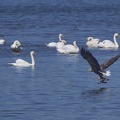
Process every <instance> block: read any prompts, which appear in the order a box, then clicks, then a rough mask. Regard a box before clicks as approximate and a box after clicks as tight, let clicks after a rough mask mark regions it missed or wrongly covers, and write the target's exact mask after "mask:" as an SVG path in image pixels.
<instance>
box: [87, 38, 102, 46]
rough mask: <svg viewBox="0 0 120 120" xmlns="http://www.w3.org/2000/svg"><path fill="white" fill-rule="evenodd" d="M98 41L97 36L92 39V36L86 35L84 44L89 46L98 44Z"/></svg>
mask: <svg viewBox="0 0 120 120" xmlns="http://www.w3.org/2000/svg"><path fill="white" fill-rule="evenodd" d="M99 42H100V40H99V39H97V38H95V39H94V38H93V37H88V38H87V41H86V45H87V46H89V47H90V46H94V45H96V44H98V43H99Z"/></svg>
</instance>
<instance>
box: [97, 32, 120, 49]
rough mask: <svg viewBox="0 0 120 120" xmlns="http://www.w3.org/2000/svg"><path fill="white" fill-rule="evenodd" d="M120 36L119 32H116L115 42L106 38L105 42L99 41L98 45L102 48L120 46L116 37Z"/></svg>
mask: <svg viewBox="0 0 120 120" xmlns="http://www.w3.org/2000/svg"><path fill="white" fill-rule="evenodd" d="M117 36H118V37H119V34H118V33H115V34H114V37H113V40H114V42H112V41H110V40H104V41H103V42H99V44H98V47H102V48H118V47H119V45H118V43H117V40H116V37H117Z"/></svg>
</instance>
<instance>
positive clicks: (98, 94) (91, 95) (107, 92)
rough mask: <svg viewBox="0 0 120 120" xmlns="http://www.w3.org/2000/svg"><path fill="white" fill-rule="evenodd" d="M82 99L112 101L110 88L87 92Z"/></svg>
mask: <svg viewBox="0 0 120 120" xmlns="http://www.w3.org/2000/svg"><path fill="white" fill-rule="evenodd" d="M81 96H82V98H84V99H92V98H100V99H101V97H103V96H104V97H103V98H104V99H110V97H111V95H110V90H109V89H108V88H99V89H94V90H87V91H85V92H82V93H81Z"/></svg>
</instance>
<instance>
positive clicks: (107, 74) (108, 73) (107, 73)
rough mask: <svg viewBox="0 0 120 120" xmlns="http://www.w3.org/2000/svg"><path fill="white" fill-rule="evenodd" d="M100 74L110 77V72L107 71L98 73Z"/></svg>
mask: <svg viewBox="0 0 120 120" xmlns="http://www.w3.org/2000/svg"><path fill="white" fill-rule="evenodd" d="M100 73H102V74H103V75H104V76H110V75H111V72H110V70H108V71H103V72H101V71H100Z"/></svg>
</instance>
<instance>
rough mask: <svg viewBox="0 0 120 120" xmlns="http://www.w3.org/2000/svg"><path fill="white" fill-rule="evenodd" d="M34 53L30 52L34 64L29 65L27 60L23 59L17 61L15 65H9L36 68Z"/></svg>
mask: <svg viewBox="0 0 120 120" xmlns="http://www.w3.org/2000/svg"><path fill="white" fill-rule="evenodd" d="M34 53H35V52H34V51H31V52H30V56H31V61H32V63H29V62H27V61H25V60H22V59H17V60H16V61H15V63H8V64H9V65H13V66H20V67H30V66H35V60H34V56H33V55H34Z"/></svg>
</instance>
